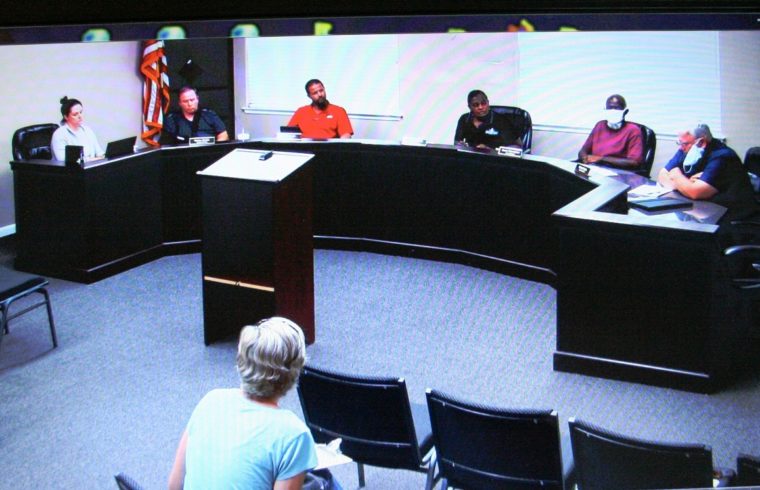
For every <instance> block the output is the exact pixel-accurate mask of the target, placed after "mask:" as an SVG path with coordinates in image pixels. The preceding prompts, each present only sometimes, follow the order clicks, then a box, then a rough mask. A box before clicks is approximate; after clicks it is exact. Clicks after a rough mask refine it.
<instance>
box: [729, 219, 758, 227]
mask: <svg viewBox="0 0 760 490" xmlns="http://www.w3.org/2000/svg"><path fill="white" fill-rule="evenodd" d="M731 226H760V221H755V220H751V219H748V220H735V221H732V222H731Z"/></svg>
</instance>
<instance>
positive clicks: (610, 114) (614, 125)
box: [604, 109, 625, 129]
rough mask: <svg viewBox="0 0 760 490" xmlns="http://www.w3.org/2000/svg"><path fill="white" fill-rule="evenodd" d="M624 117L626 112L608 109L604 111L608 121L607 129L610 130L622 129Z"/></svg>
mask: <svg viewBox="0 0 760 490" xmlns="http://www.w3.org/2000/svg"><path fill="white" fill-rule="evenodd" d="M624 115H625V111H623V110H620V109H607V110H606V111H604V118H605V119H606V120H607V127H609V128H610V129H620V128H622V127H623V116H624Z"/></svg>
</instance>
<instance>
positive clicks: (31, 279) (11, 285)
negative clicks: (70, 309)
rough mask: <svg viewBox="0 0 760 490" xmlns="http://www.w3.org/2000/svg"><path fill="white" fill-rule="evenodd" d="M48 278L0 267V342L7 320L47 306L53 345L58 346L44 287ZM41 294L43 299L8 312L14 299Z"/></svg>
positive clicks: (6, 327) (6, 326)
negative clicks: (19, 309) (10, 312)
mask: <svg viewBox="0 0 760 490" xmlns="http://www.w3.org/2000/svg"><path fill="white" fill-rule="evenodd" d="M47 285H48V280H47V279H45V278H44V277H39V276H34V275H31V274H25V273H23V272H18V271H15V270H12V269H8V268H5V267H0V344H2V340H3V335H4V334H7V333H9V330H8V322H10V321H11V320H13V319H14V318H17V317H19V316H21V315H23V314H24V313H27V312H29V311H31V310H34V309H35V308H39V307H40V306H43V305H44V306H46V307H47V314H48V322H49V324H50V335H51V336H52V337H53V347H58V338H57V337H56V334H55V323H54V322H53V309H52V308H51V306H50V295H49V294H48V292H47V289H45V286H47ZM34 293H37V294H41V295H42V296H43V297H44V299H43V300H42V301H40V302H38V303H34V304H32V305H30V306H27V307H26V308H24V309H23V310H21V311H19V312H16V313H14V314H13V315H11V314H9V310H10V307H11V304H12V303H13V302H14V301H17V300H20V299H21V298H25V297H27V296H29V295H30V294H34Z"/></svg>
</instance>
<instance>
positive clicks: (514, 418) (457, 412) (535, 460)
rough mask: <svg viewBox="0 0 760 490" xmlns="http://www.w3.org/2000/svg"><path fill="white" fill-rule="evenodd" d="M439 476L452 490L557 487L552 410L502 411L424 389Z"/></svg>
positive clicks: (556, 428) (557, 452) (558, 453)
mask: <svg viewBox="0 0 760 490" xmlns="http://www.w3.org/2000/svg"><path fill="white" fill-rule="evenodd" d="M427 402H428V411H429V412H430V423H431V426H432V428H433V444H434V445H435V450H436V458H437V462H438V468H439V470H440V472H441V477H442V478H446V479H447V480H448V484H449V485H452V486H454V487H456V488H472V489H491V488H517V489H523V488H525V489H528V488H544V489H546V488H556V489H562V455H561V450H560V436H559V420H558V417H557V413H556V412H554V411H552V410H505V409H501V408H493V407H485V406H482V405H476V404H473V403H469V402H465V401H462V400H458V399H456V398H453V397H451V396H449V395H446V394H444V393H441V392H439V391H435V390H427Z"/></svg>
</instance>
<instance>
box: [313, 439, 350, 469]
mask: <svg viewBox="0 0 760 490" xmlns="http://www.w3.org/2000/svg"><path fill="white" fill-rule="evenodd" d="M340 443H341V440H340V439H334V440H332V441H330V442H329V443H328V444H317V467H316V468H314V469H315V470H321V469H322V468H329V467H330V466H338V465H339V464H346V463H350V462H351V461H353V459H351V458H349V457H348V456H346V455H345V454H343V453H341V452H340Z"/></svg>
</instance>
